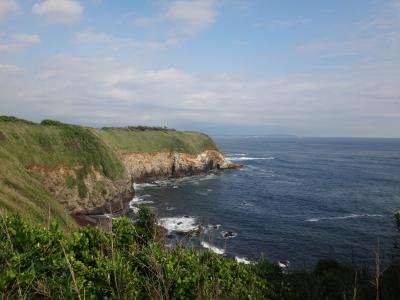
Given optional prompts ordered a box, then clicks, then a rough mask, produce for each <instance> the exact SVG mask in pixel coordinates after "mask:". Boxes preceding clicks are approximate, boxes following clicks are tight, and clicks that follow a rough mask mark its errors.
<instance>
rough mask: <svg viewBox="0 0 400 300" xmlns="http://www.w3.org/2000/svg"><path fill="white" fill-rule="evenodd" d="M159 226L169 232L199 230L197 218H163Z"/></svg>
mask: <svg viewBox="0 0 400 300" xmlns="http://www.w3.org/2000/svg"><path fill="white" fill-rule="evenodd" d="M158 224H159V225H160V226H162V227H164V228H165V229H167V230H168V232H174V231H175V232H190V231H192V230H195V229H197V227H198V226H197V224H196V218H195V217H188V216H185V217H170V218H161V219H160V220H159V221H158Z"/></svg>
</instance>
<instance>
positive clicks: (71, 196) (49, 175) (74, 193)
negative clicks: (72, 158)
mask: <svg viewBox="0 0 400 300" xmlns="http://www.w3.org/2000/svg"><path fill="white" fill-rule="evenodd" d="M79 169H80V166H76V167H75V168H74V169H70V168H68V166H66V165H63V164H59V165H56V166H52V167H44V166H39V165H31V166H29V167H28V171H30V172H34V173H36V174H40V175H41V178H42V182H43V184H44V186H45V187H46V188H47V190H48V191H49V192H50V193H51V194H53V196H54V198H55V199H57V200H58V201H59V202H60V203H61V204H62V205H63V207H64V208H65V209H66V211H67V212H68V213H69V214H71V215H79V214H104V213H108V212H110V211H113V212H115V211H118V210H122V209H123V208H124V207H125V206H126V203H127V202H128V201H130V200H131V199H132V198H133V196H134V190H133V188H132V184H133V183H132V182H131V181H130V180H129V178H126V179H124V180H115V181H113V180H111V179H110V178H108V177H105V176H103V175H102V174H101V173H100V172H98V171H97V170H94V169H92V170H91V171H90V172H89V174H87V175H86V176H85V177H84V178H83V179H82V180H83V182H82V183H79V182H78V180H79V178H77V175H76V174H77V171H79ZM79 184H84V188H85V195H82V192H80V191H79V186H78V185H79Z"/></svg>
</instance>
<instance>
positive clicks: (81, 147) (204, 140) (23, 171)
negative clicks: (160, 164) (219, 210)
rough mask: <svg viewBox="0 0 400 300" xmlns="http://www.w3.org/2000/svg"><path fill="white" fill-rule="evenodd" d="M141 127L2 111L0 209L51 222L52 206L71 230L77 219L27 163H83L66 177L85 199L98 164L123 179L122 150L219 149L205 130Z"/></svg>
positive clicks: (192, 151) (193, 151)
mask: <svg viewBox="0 0 400 300" xmlns="http://www.w3.org/2000/svg"><path fill="white" fill-rule="evenodd" d="M140 128H141V127H140ZM140 128H133V127H130V128H129V129H128V128H108V129H107V128H105V129H95V128H87V127H83V126H76V125H69V124H63V123H61V122H58V121H53V120H44V121H42V123H41V124H36V123H33V122H30V121H26V120H21V119H18V118H15V117H9V116H0V209H1V210H2V211H6V212H18V213H20V214H21V215H22V216H23V217H26V218H27V219H28V220H30V221H31V222H33V223H36V224H47V222H48V219H49V211H50V215H51V216H52V217H53V218H55V219H57V220H59V221H60V225H61V227H62V228H64V229H66V230H69V229H71V228H74V227H75V226H76V225H75V223H74V221H73V220H72V219H71V218H70V217H69V216H67V215H66V214H65V213H64V211H63V208H62V207H61V206H60V205H59V204H58V203H57V201H56V200H55V199H54V198H53V197H52V195H51V194H50V193H49V192H48V191H47V190H46V189H45V188H44V186H43V184H42V179H41V178H40V176H37V175H34V174H32V173H30V172H28V171H27V167H28V166H30V165H39V166H42V167H54V166H56V165H58V164H63V165H66V166H68V167H69V168H70V169H74V168H75V167H77V166H79V168H78V169H76V170H75V176H74V177H73V176H69V177H68V176H66V177H65V182H66V185H67V186H68V187H69V188H71V189H72V188H74V187H75V186H77V188H78V191H79V195H80V197H82V198H84V197H85V196H86V195H87V192H88V190H87V187H86V186H85V183H84V178H85V177H86V176H87V175H88V174H90V173H91V172H92V170H93V169H96V170H97V171H99V172H100V173H102V174H103V175H104V176H106V177H108V178H110V179H112V180H116V179H120V178H123V176H124V174H125V170H124V167H123V165H122V162H121V153H122V152H155V151H179V152H185V153H190V154H199V153H201V152H203V151H204V150H207V149H217V146H216V145H215V144H214V142H213V141H212V140H211V139H210V138H209V137H208V136H207V135H205V134H201V133H194V132H179V131H175V130H167V129H163V128H161V129H159V128H150V127H149V128H147V127H146V130H142V129H140ZM99 188H100V187H99ZM100 189H101V188H100Z"/></svg>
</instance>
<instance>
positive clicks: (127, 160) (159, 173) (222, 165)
mask: <svg viewBox="0 0 400 300" xmlns="http://www.w3.org/2000/svg"><path fill="white" fill-rule="evenodd" d="M122 161H123V163H124V166H125V169H126V170H127V172H128V175H129V177H130V178H132V180H133V181H134V182H144V181H150V180H155V179H159V178H163V177H180V176H190V175H194V174H199V173H203V172H207V171H210V170H216V169H229V168H234V167H235V166H236V165H234V164H232V163H231V162H229V161H227V160H226V159H225V158H224V156H223V155H222V154H221V153H220V152H218V151H216V150H207V151H204V152H203V153H201V154H199V155H191V154H187V153H179V152H167V151H165V152H154V153H124V154H123V155H122Z"/></svg>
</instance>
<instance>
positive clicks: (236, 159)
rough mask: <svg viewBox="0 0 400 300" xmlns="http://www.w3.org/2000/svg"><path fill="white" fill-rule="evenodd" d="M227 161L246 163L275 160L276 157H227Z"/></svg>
mask: <svg viewBox="0 0 400 300" xmlns="http://www.w3.org/2000/svg"><path fill="white" fill-rule="evenodd" d="M226 159H227V160H231V161H246V160H274V159H275V157H272V156H271V157H247V156H241V157H237V156H233V157H227V158H226Z"/></svg>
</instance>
